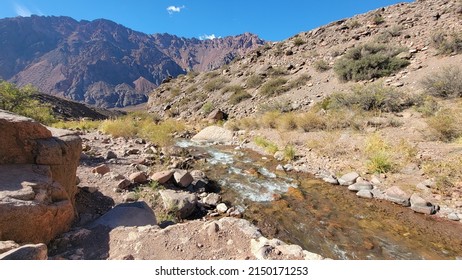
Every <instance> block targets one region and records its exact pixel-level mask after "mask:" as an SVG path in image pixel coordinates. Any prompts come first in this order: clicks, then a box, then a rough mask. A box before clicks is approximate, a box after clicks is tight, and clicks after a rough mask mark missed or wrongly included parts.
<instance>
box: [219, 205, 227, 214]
mask: <svg viewBox="0 0 462 280" xmlns="http://www.w3.org/2000/svg"><path fill="white" fill-rule="evenodd" d="M217 211H218V213H220V214H223V213H226V211H228V206H226V204H224V203H220V204H218V205H217Z"/></svg>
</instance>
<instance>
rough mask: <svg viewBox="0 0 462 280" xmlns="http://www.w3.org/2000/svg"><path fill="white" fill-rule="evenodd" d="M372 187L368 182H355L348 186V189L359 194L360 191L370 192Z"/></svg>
mask: <svg viewBox="0 0 462 280" xmlns="http://www.w3.org/2000/svg"><path fill="white" fill-rule="evenodd" d="M373 188H374V187H373V186H372V184H371V183H369V182H366V181H364V182H356V183H354V184H353V185H350V186H348V189H349V190H350V191H353V192H359V191H361V190H368V191H370V190H372V189H373Z"/></svg>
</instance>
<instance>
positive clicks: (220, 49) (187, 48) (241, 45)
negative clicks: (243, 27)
mask: <svg viewBox="0 0 462 280" xmlns="http://www.w3.org/2000/svg"><path fill="white" fill-rule="evenodd" d="M153 38H154V40H155V43H156V45H158V46H160V48H161V50H162V52H163V53H165V54H166V55H168V56H169V57H171V58H172V59H173V60H174V61H175V62H176V63H177V64H179V65H180V66H181V67H182V68H184V69H191V70H194V71H200V72H202V71H209V70H213V69H216V68H218V67H220V66H222V65H224V64H228V63H230V62H231V61H232V60H233V59H235V58H236V57H239V56H242V55H245V54H246V53H247V52H249V50H252V49H254V48H255V47H257V46H259V45H263V44H264V43H265V42H264V41H263V40H261V39H260V38H258V36H256V35H253V34H250V33H245V34H242V35H238V36H228V37H225V38H218V39H214V40H198V39H195V38H193V39H186V38H181V37H177V36H174V35H169V34H155V35H153Z"/></svg>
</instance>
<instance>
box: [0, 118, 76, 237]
mask: <svg viewBox="0 0 462 280" xmlns="http://www.w3.org/2000/svg"><path fill="white" fill-rule="evenodd" d="M0 131H2V136H1V137H0V145H1V147H2V149H0V178H2V180H1V182H0V229H1V230H0V231H1V233H0V234H1V238H2V239H5V240H13V241H15V242H18V243H48V242H49V241H50V240H51V239H53V238H54V237H56V236H57V235H59V234H60V233H62V232H64V231H67V230H68V229H69V228H70V226H71V224H72V222H73V220H74V217H75V211H74V203H75V194H76V193H77V191H78V188H77V185H76V183H77V177H76V171H77V166H78V164H79V160H80V154H81V151H82V141H81V139H80V137H79V136H78V135H76V134H75V133H74V132H71V131H66V130H59V129H53V128H47V127H45V126H43V125H41V124H39V123H37V122H35V121H33V120H32V119H29V118H25V117H21V116H17V115H14V114H11V113H9V112H6V111H2V110H0Z"/></svg>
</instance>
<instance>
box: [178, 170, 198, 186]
mask: <svg viewBox="0 0 462 280" xmlns="http://www.w3.org/2000/svg"><path fill="white" fill-rule="evenodd" d="M173 178H174V179H175V183H176V184H177V185H178V186H180V187H182V188H187V187H188V186H189V185H190V184H191V183H192V182H193V181H194V178H193V177H192V176H191V174H190V173H189V172H188V171H187V170H176V171H175V173H173Z"/></svg>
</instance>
